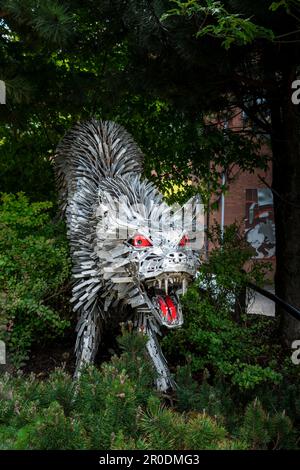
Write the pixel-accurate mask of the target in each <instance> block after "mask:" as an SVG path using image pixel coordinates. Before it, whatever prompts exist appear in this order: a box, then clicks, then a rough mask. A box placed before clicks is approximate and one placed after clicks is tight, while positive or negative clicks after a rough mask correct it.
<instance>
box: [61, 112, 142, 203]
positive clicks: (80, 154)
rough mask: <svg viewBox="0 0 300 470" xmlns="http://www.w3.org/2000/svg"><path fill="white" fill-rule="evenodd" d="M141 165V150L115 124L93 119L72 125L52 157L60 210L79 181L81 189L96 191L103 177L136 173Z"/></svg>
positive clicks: (78, 185)
mask: <svg viewBox="0 0 300 470" xmlns="http://www.w3.org/2000/svg"><path fill="white" fill-rule="evenodd" d="M142 163H143V154H142V152H141V150H140V149H139V147H138V146H137V144H136V143H135V142H134V141H133V139H132V137H131V136H130V134H128V133H127V132H126V131H125V129H124V128H123V127H122V126H120V125H119V124H116V123H114V122H111V121H97V120H95V119H92V120H90V121H87V122H84V123H78V124H76V125H75V126H74V127H73V128H72V129H71V130H70V131H68V132H67V134H66V135H65V137H64V138H63V139H62V141H61V142H60V144H59V145H58V147H57V151H56V155H55V167H56V174H57V179H58V187H59V190H60V200H61V208H62V211H63V212H65V209H66V206H67V204H68V202H70V199H72V198H73V195H74V193H75V192H76V191H77V190H78V189H80V187H82V182H83V180H84V185H85V186H90V187H94V188H96V187H99V186H100V185H101V180H102V179H103V178H106V177H112V178H114V177H116V176H121V177H126V175H127V174H128V173H132V172H135V173H140V172H141V171H142Z"/></svg>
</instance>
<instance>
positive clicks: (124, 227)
mask: <svg viewBox="0 0 300 470" xmlns="http://www.w3.org/2000/svg"><path fill="white" fill-rule="evenodd" d="M202 216H203V213H202V211H201V205H200V204H199V200H198V199H197V198H193V199H192V200H190V201H189V202H188V203H186V204H185V205H184V206H183V207H179V206H172V207H170V206H168V205H167V204H166V203H165V202H164V201H163V199H162V195H161V194H160V193H159V192H158V191H157V189H156V188H155V187H154V186H153V185H152V184H151V183H149V182H147V181H142V180H141V179H140V178H139V177H138V176H132V177H131V178H130V179H129V180H128V179H126V181H125V180H123V179H121V178H120V179H116V178H114V180H108V181H107V183H106V187H105V188H103V187H102V188H101V191H100V193H99V206H98V209H97V250H98V257H99V259H101V260H103V261H102V264H101V269H100V271H101V273H102V276H103V281H104V289H103V297H104V296H111V302H110V304H113V303H114V305H115V306H116V305H118V303H122V304H123V305H124V304H125V305H130V306H131V307H132V308H134V309H136V310H137V311H138V312H145V313H148V314H150V315H153V317H154V318H155V319H156V320H157V322H158V323H159V324H161V325H164V326H166V327H168V328H174V327H178V326H180V325H181V324H182V323H183V317H182V309H181V304H180V296H181V295H182V294H184V293H185V291H186V289H187V286H188V284H189V283H190V282H191V280H192V279H193V278H194V276H195V274H196V272H197V267H198V263H199V261H198V259H199V250H200V248H201V246H200V245H201V241H202V235H203V231H202V233H200V232H201V231H200V232H199V230H197V228H198V227H199V226H201V227H202V229H203V224H202ZM108 291H109V292H108ZM106 307H107V308H109V306H108V302H107V299H106Z"/></svg>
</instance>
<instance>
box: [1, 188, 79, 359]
mask: <svg viewBox="0 0 300 470" xmlns="http://www.w3.org/2000/svg"><path fill="white" fill-rule="evenodd" d="M51 208H52V203H50V202H35V203H30V202H29V200H28V199H27V198H26V197H25V196H24V195H23V194H18V195H8V194H2V196H1V199H0V286H1V287H0V312H1V313H0V336H1V339H3V340H5V341H6V343H7V348H8V352H9V354H10V360H11V361H12V363H13V364H14V365H15V366H16V367H20V366H21V365H22V364H23V363H24V361H25V360H26V359H27V357H28V352H29V351H30V348H31V346H32V344H33V343H35V342H43V341H45V340H47V339H49V338H54V337H57V336H61V335H62V334H63V332H64V331H65V329H66V328H67V327H68V325H69V320H68V318H62V315H61V314H60V313H59V310H60V307H61V304H62V299H63V292H64V290H65V289H66V283H67V281H68V278H69V271H70V261H69V256H68V245H67V241H66V238H65V234H64V227H63V225H62V224H60V223H58V224H54V223H53V222H52V221H51V217H50V212H49V211H50V209H51ZM65 301H66V299H65ZM66 303H67V301H66ZM57 307H58V308H57ZM62 310H63V309H62Z"/></svg>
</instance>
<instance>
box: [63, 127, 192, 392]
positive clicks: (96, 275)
mask: <svg viewBox="0 0 300 470" xmlns="http://www.w3.org/2000/svg"><path fill="white" fill-rule="evenodd" d="M142 163H143V154H142V152H141V150H140V149H139V148H138V146H137V145H136V143H135V142H134V141H133V140H132V138H131V136H130V135H129V134H128V133H127V132H126V131H125V130H124V128H123V127H121V126H120V125H118V124H116V123H113V122H110V121H102V122H101V121H96V120H94V119H93V120H90V121H88V122H85V123H78V124H76V125H75V126H74V127H73V128H72V129H71V130H70V131H69V132H68V133H67V134H66V135H65V137H64V138H63V140H62V141H61V142H60V144H59V145H58V148H57V151H56V155H55V168H56V175H57V180H58V188H59V193H60V207H61V211H62V213H63V214H64V216H65V217H66V223H67V233H68V238H69V241H70V249H71V256H72V262H73V279H74V285H73V297H72V299H71V302H72V303H73V305H74V311H75V312H77V313H78V323H77V327H76V331H77V340H76V346H75V351H76V358H77V362H76V372H75V376H78V374H79V373H80V369H81V367H82V366H83V365H84V364H85V363H90V362H92V361H93V360H94V358H95V355H96V353H97V350H98V347H99V344H100V342H101V337H103V336H102V335H103V331H104V328H105V324H106V325H107V323H108V320H109V319H110V320H111V321H114V322H115V323H116V325H117V324H118V323H119V322H120V321H125V320H127V319H131V320H132V322H133V325H134V326H135V327H136V328H138V329H139V330H140V331H143V332H144V333H145V334H147V337H148V340H147V341H148V342H147V350H148V353H149V355H150V357H151V359H152V361H153V364H154V367H155V369H156V372H157V387H158V389H160V390H162V391H165V390H167V389H168V388H170V387H172V386H173V385H174V382H173V380H172V377H171V375H170V372H169V369H168V366H167V362H166V360H165V358H164V356H163V354H162V351H161V349H160V346H159V343H158V340H157V334H161V330H162V329H163V327H165V328H177V327H180V326H181V325H182V322H183V317H182V309H181V305H180V295H181V294H184V293H185V291H186V288H187V285H188V283H189V282H190V281H191V280H192V279H193V277H194V276H195V275H196V272H197V267H198V259H199V253H198V251H197V250H195V249H192V247H191V238H188V235H187V230H186V228H187V226H186V224H187V220H189V222H188V223H190V224H194V223H195V217H197V210H195V207H196V205H197V201H198V199H197V198H193V199H192V200H190V201H189V202H188V203H187V204H186V205H185V206H183V207H181V208H177V209H172V210H170V207H169V206H168V205H167V204H166V203H165V202H164V200H163V196H162V194H160V193H159V191H158V190H157V189H156V187H155V186H154V185H153V184H152V183H151V182H149V181H147V180H146V179H143V178H142V176H141V174H142ZM187 214H188V216H187ZM184 218H185V221H183V219H184Z"/></svg>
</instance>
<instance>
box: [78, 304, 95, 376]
mask: <svg viewBox="0 0 300 470" xmlns="http://www.w3.org/2000/svg"><path fill="white" fill-rule="evenodd" d="M76 331H77V339H76V345H75V354H76V368H75V373H74V377H75V378H78V377H79V375H80V370H81V369H82V367H83V366H84V365H86V364H90V363H92V362H94V359H95V356H96V354H97V351H98V347H99V343H100V322H99V312H98V311H97V310H96V309H95V310H94V311H92V312H86V311H83V312H82V314H81V316H80V318H79V320H78V323H77V327H76Z"/></svg>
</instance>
